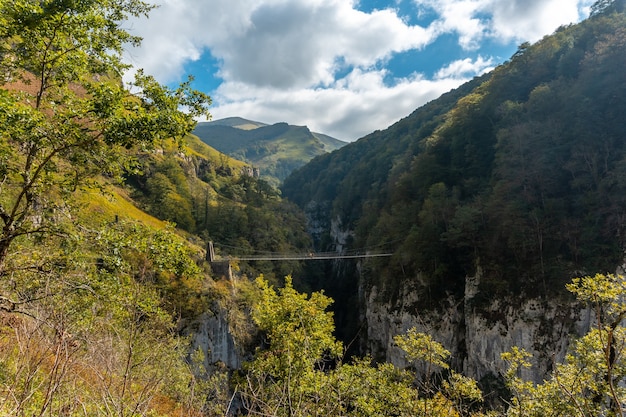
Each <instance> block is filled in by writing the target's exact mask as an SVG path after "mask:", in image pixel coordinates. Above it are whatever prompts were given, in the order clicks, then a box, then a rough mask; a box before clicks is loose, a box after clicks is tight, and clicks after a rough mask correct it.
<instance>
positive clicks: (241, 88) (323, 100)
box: [212, 69, 465, 141]
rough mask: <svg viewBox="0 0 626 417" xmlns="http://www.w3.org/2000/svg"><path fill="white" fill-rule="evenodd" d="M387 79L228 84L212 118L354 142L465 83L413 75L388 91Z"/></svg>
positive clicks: (359, 74)
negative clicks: (294, 85)
mask: <svg viewBox="0 0 626 417" xmlns="http://www.w3.org/2000/svg"><path fill="white" fill-rule="evenodd" d="M385 75H386V74H385V71H384V70H383V71H374V70H373V71H362V70H358V69H356V70H354V71H352V72H351V73H350V74H349V75H348V76H346V77H345V78H343V79H341V80H339V81H337V82H336V83H335V84H333V85H332V86H330V88H317V89H314V88H304V89H298V90H291V91H284V90H277V89H269V88H259V89H257V88H254V87H250V86H249V85H242V84H231V83H226V84H223V85H222V86H221V87H220V88H219V89H218V91H217V94H216V95H215V96H214V98H215V99H216V101H217V102H221V103H223V104H220V105H218V106H217V107H215V108H213V109H212V114H213V116H214V118H215V119H220V118H223V117H228V116H232V115H242V116H243V117H246V118H249V119H252V120H261V121H264V122H266V123H275V122H280V121H289V123H291V124H296V125H307V126H308V127H309V128H310V129H311V130H313V131H317V132H322V133H326V134H329V135H331V136H334V137H336V138H338V139H342V140H348V141H351V140H355V139H358V138H359V137H362V136H364V135H366V134H368V133H370V132H372V131H374V130H377V129H383V128H385V127H387V126H389V125H390V124H392V123H394V122H396V121H397V120H399V119H400V118H401V117H405V116H406V115H408V114H409V113H411V112H412V111H413V110H415V109H416V108H417V107H419V106H421V105H422V104H424V103H426V102H428V101H430V100H433V99H435V98H437V97H439V96H440V95H441V94H443V93H445V92H447V91H450V90H451V89H453V88H455V87H457V86H458V85H459V84H461V83H462V82H463V81H465V80H464V79H458V78H446V79H441V80H436V81H432V80H426V79H424V78H422V77H421V76H419V75H414V76H413V77H411V78H406V79H402V80H397V82H396V83H395V85H394V86H393V87H388V86H387V85H386V84H385V82H384V77H385Z"/></svg>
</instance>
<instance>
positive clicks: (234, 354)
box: [183, 303, 244, 371]
mask: <svg viewBox="0 0 626 417" xmlns="http://www.w3.org/2000/svg"><path fill="white" fill-rule="evenodd" d="M183 333H185V334H186V335H188V336H189V337H190V339H191V351H192V352H194V351H197V350H200V351H201V352H202V353H203V357H204V368H205V369H207V370H209V371H210V370H212V369H217V368H219V369H224V368H226V369H230V370H233V369H239V368H240V366H241V363H242V361H243V356H244V355H243V352H242V351H241V349H240V348H239V347H238V346H237V345H236V343H235V338H234V337H233V335H232V333H231V329H230V326H229V323H228V314H227V311H226V310H225V309H223V308H222V307H220V306H219V305H218V304H217V303H215V304H214V305H213V306H211V309H210V310H209V311H207V312H205V313H203V314H201V315H200V316H199V317H197V318H196V319H195V320H194V321H193V322H190V323H188V324H187V325H186V326H185V330H184V332H183Z"/></svg>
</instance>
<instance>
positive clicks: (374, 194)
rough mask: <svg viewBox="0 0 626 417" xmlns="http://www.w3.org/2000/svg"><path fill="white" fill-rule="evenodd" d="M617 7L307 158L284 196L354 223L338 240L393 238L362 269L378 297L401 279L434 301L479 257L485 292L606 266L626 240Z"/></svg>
mask: <svg viewBox="0 0 626 417" xmlns="http://www.w3.org/2000/svg"><path fill="white" fill-rule="evenodd" d="M608 3H611V4H612V5H616V6H619V7H613V6H611V7H608V6H607V4H608ZM622 3H623V2H614V3H613V2H598V3H597V5H596V6H595V7H596V8H602V9H604V8H605V6H606V12H603V13H597V14H596V15H594V16H593V17H592V18H590V19H588V20H586V21H584V22H582V23H580V24H578V25H571V26H568V27H563V28H560V29H559V30H557V31H556V32H555V33H554V34H553V35H551V36H547V37H545V38H544V39H542V40H541V41H540V42H538V43H536V44H534V45H530V44H525V45H522V46H521V47H520V50H519V51H518V52H517V53H516V54H515V55H514V56H513V57H512V58H511V60H510V61H509V62H507V63H505V64H504V65H502V66H500V67H498V68H496V69H495V70H494V71H492V72H491V73H489V74H486V75H485V76H483V77H481V78H477V79H475V80H472V81H471V82H469V83H467V84H465V85H464V86H462V87H461V88H459V89H457V90H455V91H452V92H450V93H449V94H447V95H444V96H442V97H441V98H439V99H437V100H435V101H433V102H431V103H428V104H427V105H425V106H423V107H421V108H420V109H418V110H416V111H415V112H414V113H413V114H412V115H410V116H408V117H407V118H405V119H403V120H401V121H399V122H398V123H396V124H395V125H393V126H391V127H390V128H388V129H387V130H384V131H380V132H374V133H372V134H371V135H368V136H366V137H364V138H362V139H360V140H358V141H357V142H355V143H352V144H349V145H348V146H346V147H344V148H342V149H340V150H338V151H337V152H334V153H333V154H331V155H325V156H321V157H318V158H316V159H315V160H313V161H312V162H311V163H309V164H308V165H307V166H305V167H303V168H301V169H300V170H298V171H296V172H295V173H294V174H292V175H291V176H290V177H289V178H287V179H286V180H285V183H284V185H283V187H282V190H283V194H284V195H285V196H286V197H287V198H289V199H290V200H292V201H294V202H296V203H297V204H298V205H299V206H300V207H302V208H306V207H317V208H319V207H324V208H327V209H325V211H324V212H323V213H315V214H316V215H317V217H316V220H323V219H337V218H338V219H340V221H341V223H342V227H344V228H345V229H347V230H350V231H354V232H355V234H354V240H353V241H352V242H350V243H349V245H348V246H349V247H348V249H350V248H362V247H374V246H376V247H379V245H381V244H383V245H385V244H387V245H388V246H387V247H391V248H392V250H393V251H394V256H393V257H389V258H385V259H381V260H376V261H371V262H369V263H368V267H367V268H365V269H364V271H366V274H367V276H366V277H365V278H366V280H367V281H368V282H367V283H368V284H369V285H373V286H377V287H379V289H380V291H379V293H382V294H384V295H385V297H386V298H387V299H392V298H393V297H394V296H395V295H397V291H398V289H399V288H403V287H404V283H405V280H411V281H412V284H413V286H414V287H416V289H417V290H418V291H419V292H420V294H422V295H423V298H424V299H425V301H426V302H427V303H428V304H427V305H428V306H430V307H435V306H437V305H438V304H439V301H440V300H441V299H443V298H445V297H447V296H449V295H457V296H460V295H461V294H462V292H463V289H464V281H465V277H466V276H472V275H474V274H475V273H476V271H477V266H478V267H480V268H481V271H482V278H481V288H480V290H481V291H482V292H483V293H484V294H486V295H487V296H488V297H493V296H494V295H495V294H503V295H504V294H511V293H514V294H522V293H525V294H527V295H529V296H542V295H547V294H555V293H560V294H562V293H563V291H562V288H563V286H564V284H565V283H566V282H567V280H569V279H570V278H571V276H572V275H574V273H575V272H574V271H597V270H600V271H605V270H612V269H613V268H614V266H615V265H617V264H619V262H620V259H621V257H622V255H623V254H622V250H621V248H622V247H623V245H624V236H625V234H624V230H623V224H622V222H621V221H620V220H619V219H620V218H621V217H622V214H621V213H622V212H623V207H624V205H625V204H626V202H625V201H624V199H623V198H622V196H624V195H626V193H625V191H626V188H624V186H625V185H626V184H625V183H624V181H623V178H624V177H625V172H624V167H626V165H625V164H624V145H623V140H622V138H623V137H624V134H625V133H626V132H625V130H624V124H623V122H622V121H621V119H622V118H623V114H624V111H626V101H625V100H624V97H626V94H625V93H626V91H624V89H625V88H626V80H625V78H624V71H622V70H621V69H620V68H623V66H624V65H626V61H625V58H624V57H626V49H625V48H626V31H625V30H624V26H625V22H626V15H625V14H624V13H623V10H622V9H623V7H622ZM312 202H314V203H315V204H312ZM311 214H313V213H311ZM322 224H323V223H322ZM329 231H330V221H327V230H326V232H327V233H328V232H329ZM320 235H321V236H323V235H324V234H323V233H320ZM321 242H323V240H321V239H320V243H321ZM317 243H318V242H317V241H316V244H317ZM331 247H332V246H331ZM323 249H326V248H323ZM418 277H419V279H417V278H418ZM331 295H332V296H336V295H339V294H334V293H331ZM339 301H340V304H341V303H342V301H343V300H339Z"/></svg>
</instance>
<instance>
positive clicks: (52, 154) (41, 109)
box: [0, 0, 210, 275]
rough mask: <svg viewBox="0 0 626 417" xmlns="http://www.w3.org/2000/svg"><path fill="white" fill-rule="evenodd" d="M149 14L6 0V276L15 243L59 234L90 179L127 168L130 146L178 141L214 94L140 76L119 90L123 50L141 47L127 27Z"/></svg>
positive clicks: (118, 7)
mask: <svg viewBox="0 0 626 417" xmlns="http://www.w3.org/2000/svg"><path fill="white" fill-rule="evenodd" d="M151 8H152V7H151V6H150V5H148V4H147V3H144V2H143V1H140V0H122V1H118V0H104V1H100V0H85V1H71V0H67V1H60V0H44V1H38V0H37V1H35V0H10V1H7V0H2V1H1V2H0V16H2V25H1V28H0V84H1V86H2V88H1V89H0V175H1V176H2V181H1V183H0V184H1V185H0V221H1V224H0V226H1V228H0V229H1V230H0V274H2V275H6V274H7V273H8V271H7V268H8V267H9V265H7V257H8V255H9V248H10V247H11V245H13V244H14V242H15V241H16V240H17V239H28V238H33V237H35V236H39V237H42V236H46V235H49V234H55V233H62V230H61V229H60V228H59V227H58V226H57V223H58V222H57V221H56V220H58V216H59V212H60V211H67V210H68V209H69V201H70V198H69V197H70V196H71V194H72V192H74V191H75V190H76V189H77V188H79V187H81V186H84V185H86V184H87V183H88V181H87V179H88V178H90V177H91V176H92V175H94V174H105V175H110V176H115V175H117V174H119V173H120V172H121V171H123V170H124V169H125V168H128V167H129V165H130V164H129V160H128V158H125V157H123V156H124V155H125V153H124V149H125V148H129V147H133V146H135V145H138V144H141V145H142V146H150V145H151V144H152V143H153V142H154V141H155V140H159V139H164V138H168V137H175V138H179V139H181V138H182V137H183V136H184V134H186V133H187V132H189V131H191V130H192V129H193V127H194V125H195V121H194V117H196V116H199V115H201V114H207V110H206V107H207V105H208V104H209V103H210V99H209V97H208V96H206V95H204V94H202V93H199V92H197V91H193V90H191V88H190V81H188V82H186V83H183V84H182V85H181V86H180V87H179V88H178V89H176V90H170V89H167V88H164V87H162V86H161V85H159V84H158V83H157V82H156V81H155V80H154V78H152V77H150V76H148V75H145V74H144V73H143V72H142V71H138V72H137V75H136V77H135V81H134V82H133V84H132V85H131V86H128V87H127V86H124V85H123V84H122V83H121V80H120V77H121V74H122V73H123V71H125V70H126V69H127V68H128V67H127V66H126V65H124V64H123V63H122V61H121V53H122V49H123V46H124V44H126V43H132V44H137V43H138V42H139V41H140V39H139V38H137V37H134V36H131V35H130V34H129V33H128V32H127V31H125V30H124V28H123V22H124V20H125V19H126V18H127V17H128V16H140V15H145V14H147V13H148V12H149V10H150V9H151ZM130 88H132V89H133V92H131V91H130ZM181 107H184V108H186V109H187V110H188V111H187V113H184V112H182V111H181V110H180V108H181Z"/></svg>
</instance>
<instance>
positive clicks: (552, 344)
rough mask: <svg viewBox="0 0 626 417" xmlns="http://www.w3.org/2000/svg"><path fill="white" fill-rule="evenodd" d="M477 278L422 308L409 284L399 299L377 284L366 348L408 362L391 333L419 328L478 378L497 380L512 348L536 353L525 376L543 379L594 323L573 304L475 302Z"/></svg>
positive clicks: (369, 302) (367, 308)
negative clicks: (386, 296) (459, 293)
mask: <svg viewBox="0 0 626 417" xmlns="http://www.w3.org/2000/svg"><path fill="white" fill-rule="evenodd" d="M478 279H479V277H468V279H467V285H466V291H465V296H464V298H463V299H461V300H459V299H455V298H454V297H448V298H447V299H446V300H445V301H444V302H443V303H442V304H441V305H440V307H439V308H438V309H434V310H432V309H428V310H426V309H424V310H422V309H421V308H420V299H419V296H418V295H417V294H418V293H417V291H414V290H412V289H411V288H410V287H409V286H407V287H405V288H404V289H403V290H402V294H401V295H400V297H399V298H398V299H397V300H396V301H395V302H382V301H381V300H380V298H379V297H378V293H379V291H380V289H379V288H375V287H374V288H371V289H370V290H369V291H366V292H365V299H364V301H365V303H364V306H363V309H364V318H365V320H366V325H367V348H368V351H369V352H370V353H372V354H373V355H374V356H375V357H378V358H381V359H384V360H387V361H389V362H392V363H394V364H395V365H398V366H401V367H403V366H406V365H407V363H406V362H405V360H404V357H403V354H402V352H401V351H400V349H399V348H398V347H397V346H395V345H394V343H393V337H394V336H395V335H397V334H402V333H404V332H406V331H407V330H408V329H410V328H411V327H416V328H417V329H418V331H421V332H424V333H428V334H430V335H431V336H433V338H434V339H435V340H437V341H438V342H440V343H442V344H443V345H444V347H446V349H448V350H450V352H451V365H452V367H453V368H455V369H457V370H459V371H462V372H463V374H465V375H467V376H470V377H473V378H475V379H477V380H478V381H481V380H485V379H489V378H498V377H499V376H500V375H501V374H502V372H503V371H504V370H505V364H504V363H503V362H502V360H501V359H500V355H501V354H502V353H503V352H506V351H508V350H510V349H511V348H512V347H513V346H518V347H520V348H524V349H525V350H527V351H528V352H530V353H531V354H533V360H532V362H533V365H534V366H533V367H532V368H530V369H526V370H524V372H525V374H524V375H522V376H523V377H524V378H525V379H529V380H532V381H535V382H540V381H542V380H543V379H544V378H545V377H546V375H547V374H548V372H549V371H550V370H551V369H552V366H553V363H554V362H555V361H556V362H559V361H562V360H563V358H564V356H565V353H566V351H567V348H568V346H569V342H570V340H571V338H572V337H573V336H575V335H582V334H583V333H585V332H586V331H587V330H588V329H589V327H590V320H591V312H590V311H589V310H588V309H583V308H581V307H580V306H579V305H576V304H575V303H571V304H568V305H563V304H562V303H561V302H559V301H550V300H545V299H543V300H540V299H514V298H505V299H493V300H491V301H490V302H489V303H486V304H485V303H484V302H481V304H480V305H479V306H477V305H475V303H474V302H473V299H474V296H475V295H476V288H477V287H476V286H477V284H478ZM362 291H363V290H362Z"/></svg>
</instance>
